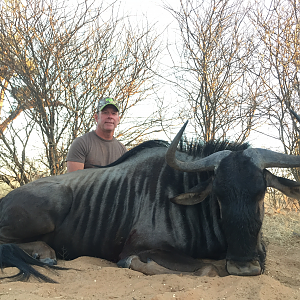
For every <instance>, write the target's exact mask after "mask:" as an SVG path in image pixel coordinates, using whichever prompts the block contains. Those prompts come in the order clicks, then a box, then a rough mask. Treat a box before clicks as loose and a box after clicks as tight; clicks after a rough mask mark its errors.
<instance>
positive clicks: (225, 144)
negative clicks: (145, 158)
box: [95, 139, 249, 168]
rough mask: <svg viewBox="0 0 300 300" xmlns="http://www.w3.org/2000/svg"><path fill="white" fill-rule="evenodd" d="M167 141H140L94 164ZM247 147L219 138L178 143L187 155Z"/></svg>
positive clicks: (121, 159) (157, 145) (160, 144)
mask: <svg viewBox="0 0 300 300" xmlns="http://www.w3.org/2000/svg"><path fill="white" fill-rule="evenodd" d="M169 145H170V144H169V143H168V142H166V141H163V140H150V141H146V142H143V143H141V144H140V145H138V146H136V147H134V148H132V149H131V150H129V151H128V152H126V153H125V154H123V156H121V157H120V158H119V159H118V160H116V161H115V162H113V163H111V164H109V165H106V166H95V167H98V168H107V167H113V166H116V165H118V164H120V163H122V162H123V161H125V160H127V159H129V158H130V157H132V156H135V155H136V154H137V153H139V152H141V151H143V150H144V149H149V148H157V147H164V148H167V147H169ZM247 148H249V144H248V143H243V144H241V143H236V142H229V141H226V140H225V141H221V140H211V141H208V142H204V141H201V140H196V141H195V140H191V141H188V140H187V139H181V141H180V143H179V145H178V151H180V152H183V153H187V154H188V155H192V156H194V157H206V156H209V155H211V154H212V153H215V152H218V151H222V150H231V151H242V150H245V149H247Z"/></svg>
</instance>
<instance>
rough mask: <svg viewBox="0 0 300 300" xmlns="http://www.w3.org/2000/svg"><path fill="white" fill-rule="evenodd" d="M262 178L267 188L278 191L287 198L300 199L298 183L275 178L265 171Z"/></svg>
mask: <svg viewBox="0 0 300 300" xmlns="http://www.w3.org/2000/svg"><path fill="white" fill-rule="evenodd" d="M264 176H265V179H266V182H267V186H269V187H273V188H275V189H277V190H279V191H280V192H282V193H283V194H285V195H287V196H288V197H291V198H294V199H300V182H297V181H293V180H290V179H286V178H283V177H277V176H275V175H274V174H272V173H271V172H269V171H268V170H266V169H264Z"/></svg>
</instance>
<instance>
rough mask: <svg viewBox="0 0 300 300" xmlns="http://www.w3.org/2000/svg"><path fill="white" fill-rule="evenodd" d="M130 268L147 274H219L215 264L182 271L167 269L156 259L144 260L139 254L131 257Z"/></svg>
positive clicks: (211, 275)
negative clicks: (145, 261) (192, 270)
mask: <svg viewBox="0 0 300 300" xmlns="http://www.w3.org/2000/svg"><path fill="white" fill-rule="evenodd" d="M130 269H132V270H135V271H139V272H141V273H143V274H145V275H158V274H178V275H197V276H209V277H214V276H218V275H219V274H218V271H217V270H216V268H215V267H214V266H213V265H204V266H203V267H202V268H201V269H199V270H197V271H196V272H180V271H175V270H170V269H167V268H165V267H163V266H161V265H159V264H157V263H156V262H155V261H153V260H152V261H149V262H147V263H144V262H142V261H141V260H140V259H139V257H138V256H133V257H132V259H131V264H130Z"/></svg>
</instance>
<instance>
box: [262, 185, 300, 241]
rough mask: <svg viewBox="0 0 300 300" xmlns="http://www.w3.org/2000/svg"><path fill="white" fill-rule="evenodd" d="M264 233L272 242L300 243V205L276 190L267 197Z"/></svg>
mask: <svg viewBox="0 0 300 300" xmlns="http://www.w3.org/2000/svg"><path fill="white" fill-rule="evenodd" d="M265 211H266V212H265V218H264V222H263V235H264V237H265V239H266V240H267V241H268V242H270V243H277V244H280V245H283V244H285V245H286V244H287V245H295V242H296V244H298V242H299V243H300V206H299V202H298V200H295V199H290V198H288V197H286V196H284V195H283V194H281V193H279V192H277V191H276V192H275V191H274V190H273V191H271V192H270V193H267V194H266V197H265Z"/></svg>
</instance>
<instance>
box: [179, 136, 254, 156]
mask: <svg viewBox="0 0 300 300" xmlns="http://www.w3.org/2000/svg"><path fill="white" fill-rule="evenodd" d="M249 147H250V145H249V143H237V142H229V141H227V140H211V141H208V142H204V141H202V140H200V139H199V140H195V141H194V140H192V141H188V140H187V139H181V141H180V143H179V147H178V150H179V151H181V152H185V153H187V154H188V155H192V156H194V157H206V156H209V155H211V154H213V153H215V152H218V151H223V150H230V151H242V150H245V149H247V148H249Z"/></svg>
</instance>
